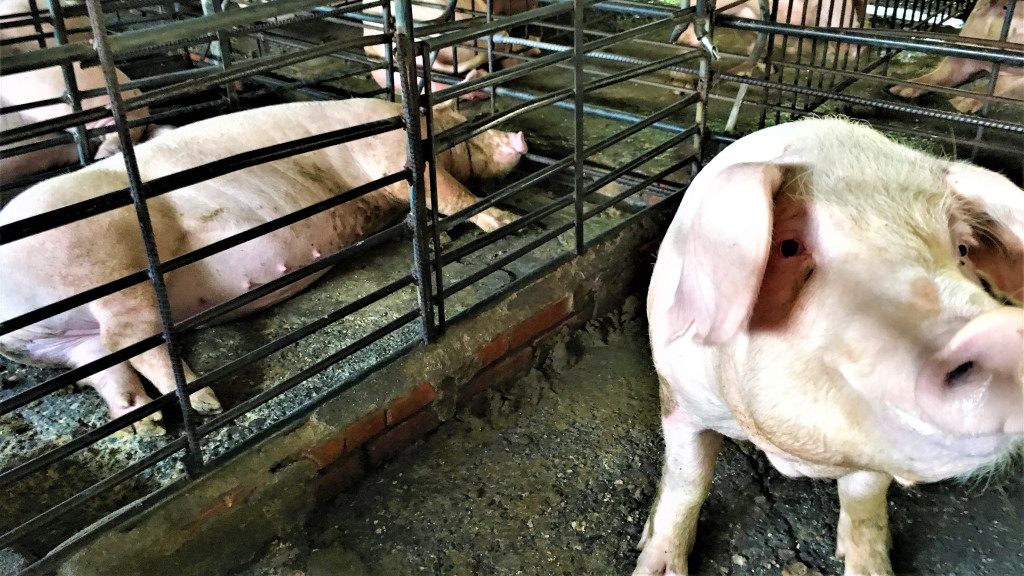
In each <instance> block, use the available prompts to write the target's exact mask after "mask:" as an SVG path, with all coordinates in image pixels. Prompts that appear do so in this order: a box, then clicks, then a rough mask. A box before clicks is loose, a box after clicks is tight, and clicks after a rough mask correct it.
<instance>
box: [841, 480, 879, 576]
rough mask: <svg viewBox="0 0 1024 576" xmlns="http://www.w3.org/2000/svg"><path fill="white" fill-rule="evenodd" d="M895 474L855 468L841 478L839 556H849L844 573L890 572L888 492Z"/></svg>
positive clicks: (857, 575) (851, 575) (874, 574)
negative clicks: (854, 470)
mask: <svg viewBox="0 0 1024 576" xmlns="http://www.w3.org/2000/svg"><path fill="white" fill-rule="evenodd" d="M891 482H892V476H890V475H888V474H884V473H881V472H866V471H862V472H854V473H852V474H847V475H846V476H842V477H840V478H839V482H838V483H839V526H838V529H837V530H836V532H837V536H836V556H837V557H839V558H843V559H845V560H846V571H845V572H844V574H845V576H891V575H892V566H891V565H890V564H889V545H890V540H889V516H888V514H887V512H886V500H885V493H886V491H887V490H888V489H889V484H890V483H891Z"/></svg>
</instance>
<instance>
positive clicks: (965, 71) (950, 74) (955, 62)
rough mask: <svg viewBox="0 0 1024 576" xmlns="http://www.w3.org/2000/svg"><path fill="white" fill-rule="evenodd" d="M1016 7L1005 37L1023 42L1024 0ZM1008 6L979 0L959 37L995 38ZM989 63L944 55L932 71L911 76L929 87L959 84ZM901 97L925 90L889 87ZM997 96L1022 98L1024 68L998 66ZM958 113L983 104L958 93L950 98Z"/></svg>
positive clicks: (1003, 1)
mask: <svg viewBox="0 0 1024 576" xmlns="http://www.w3.org/2000/svg"><path fill="white" fill-rule="evenodd" d="M1015 1H1016V6H1015V8H1014V11H1013V17H1012V18H1011V19H1010V30H1009V34H1007V36H1006V39H1007V40H1008V41H1010V42H1017V43H1020V42H1024V2H1022V1H1021V0H1015ZM1009 7H1010V2H1009V0H978V3H977V4H975V5H974V8H972V9H971V14H970V15H969V16H968V17H967V22H965V23H964V28H963V30H961V31H960V35H961V36H966V37H969V38H984V39H986V40H998V39H999V35H1000V33H1001V32H1002V29H1003V23H1004V21H1005V19H1006V11H1007V9H1008V8H1009ZM991 69H992V63H991V62H984V61H982V60H974V59H971V58H953V57H949V56H947V57H945V58H943V59H942V60H941V61H939V65H938V66H937V67H936V68H935V70H932V71H931V72H929V73H927V74H924V75H923V76H918V77H917V78H913V79H911V80H910V81H911V82H918V83H921V84H931V85H932V86H959V85H960V84H963V83H964V82H967V81H968V80H969V79H970V78H971V77H972V76H974V75H975V74H977V73H978V72H982V71H985V70H991ZM889 91H890V92H892V93H893V94H894V95H896V96H899V97H901V98H916V97H918V96H920V95H921V93H922V92H924V91H925V89H922V88H918V87H915V86H905V85H897V86H893V87H892V88H890V89H889ZM993 93H994V94H995V95H996V96H1003V97H1008V98H1017V99H1024V68H1021V67H1019V66H1001V67H1000V68H999V74H998V75H997V76H996V86H995V91H994V92H993ZM949 102H950V103H951V104H952V105H953V107H954V108H956V109H957V110H959V111H960V112H964V113H969V112H977V111H978V110H981V107H982V106H983V105H984V103H983V102H982V101H981V100H978V99H976V98H971V97H969V96H957V97H955V98H952V99H950V101H949Z"/></svg>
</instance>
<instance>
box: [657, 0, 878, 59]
mask: <svg viewBox="0 0 1024 576" xmlns="http://www.w3.org/2000/svg"><path fill="white" fill-rule="evenodd" d="M687 4H690V2H689V0H681V1H680V6H681V7H685V6H686V5H687ZM730 4H731V3H730ZM771 5H772V3H771V2H770V1H769V2H768V6H769V7H771ZM866 10H867V3H866V2H864V0H850V1H847V2H842V3H841V4H840V3H838V2H836V3H833V2H830V1H829V0H822V1H819V0H779V7H778V13H777V14H776V15H775V21H777V22H786V23H788V24H799V25H806V26H819V27H822V28H862V27H864V25H865V22H866V21H867V20H866ZM719 13H720V14H727V15H729V16H736V17H739V18H750V19H752V20H759V19H760V18H761V8H760V2H759V1H758V0H746V1H745V2H743V3H740V4H737V5H735V6H731V7H730V8H728V9H726V10H723V11H721V12H719ZM676 42H677V43H679V44H685V45H687V46H693V47H697V46H700V39H698V38H697V34H696V32H695V31H694V27H693V26H689V27H688V28H686V29H685V30H684V31H683V33H682V34H681V35H680V36H679V38H678V39H677V40H676ZM805 42H807V41H805ZM799 45H800V42H799V41H797V40H790V41H789V42H787V43H786V50H787V52H793V53H794V54H795V53H796V49H797V47H798V46H799ZM804 46H805V49H807V50H809V46H810V45H809V44H804ZM754 49H755V48H754V44H753V43H752V44H750V45H749V46H748V47H747V49H746V51H747V52H752V51H753V50H754ZM827 49H828V50H831V51H834V50H836V47H835V45H834V43H830V44H829V45H828V46H827ZM847 53H850V54H852V55H854V56H856V55H857V54H859V51H858V50H857V49H856V48H851V47H850V45H847V44H843V45H840V47H839V54H840V55H841V56H842V55H845V54H847ZM760 57H761V54H754V53H751V59H750V61H748V62H745V63H743V64H740V65H738V66H735V67H733V68H731V69H730V70H729V72H730V73H731V74H739V75H745V76H749V75H750V74H751V73H752V72H753V70H754V64H755V63H756V60H757V59H758V58H760Z"/></svg>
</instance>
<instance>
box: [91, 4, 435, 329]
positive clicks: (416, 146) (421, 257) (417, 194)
mask: <svg viewBox="0 0 1024 576" xmlns="http://www.w3.org/2000/svg"><path fill="white" fill-rule="evenodd" d="M94 1H95V0H94ZM413 32H414V30H413V19H412V2H411V1H410V0H395V48H396V52H397V54H396V56H397V64H398V77H399V78H400V79H401V84H402V118H403V120H404V121H405V141H406V147H407V150H406V152H407V158H408V159H407V161H406V168H407V169H408V170H409V171H410V172H411V174H410V176H409V179H410V182H409V205H410V208H411V209H410V211H409V219H408V223H409V227H410V228H412V231H413V235H412V251H413V270H412V275H413V277H414V278H415V279H416V288H417V296H418V298H419V303H420V337H421V338H422V339H423V340H424V341H425V342H433V341H434V340H436V339H437V329H436V326H435V325H434V306H433V303H432V298H431V286H430V261H429V257H430V255H429V253H428V251H427V231H426V222H425V221H424V220H425V219H424V218H423V216H424V215H425V214H426V210H427V206H426V189H425V188H426V186H425V182H424V179H423V167H424V159H423V140H422V136H421V134H420V132H421V129H420V107H419V102H420V98H419V90H418V88H419V87H418V85H417V82H416V50H415V47H414V46H413ZM434 209H435V210H436V209H437V206H436V205H434Z"/></svg>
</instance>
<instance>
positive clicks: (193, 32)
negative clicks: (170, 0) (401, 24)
mask: <svg viewBox="0 0 1024 576" xmlns="http://www.w3.org/2000/svg"><path fill="white" fill-rule="evenodd" d="M326 4H332V2H330V0H276V1H275V2H268V3H266V4H260V5H259V6H252V7H249V8H246V9H245V10H230V11H227V12H218V13H216V14H209V15H206V16H203V17H201V18H193V19H190V20H183V21H179V22H172V23H169V24H166V25H163V26H158V27H156V28H147V29H143V30H131V31H128V32H123V33H121V34H117V35H114V36H111V37H110V38H109V42H110V50H111V52H112V53H113V55H114V57H115V58H116V57H118V56H121V55H124V54H128V53H132V52H135V51H138V50H142V49H147V48H152V47H153V46H165V45H167V44H181V43H188V42H189V41H194V40H200V39H203V38H206V37H209V36H212V35H214V34H216V33H217V32H218V31H221V30H224V31H230V29H231V28H234V27H236V26H245V25H247V24H253V23H255V22H257V21H260V20H265V19H267V18H273V17H275V16H281V15H284V14H289V13H293V12H300V11H303V10H308V9H310V8H313V7H316V6H323V5H326ZM371 6H383V1H382V0H377V1H376V2H367V3H366V4H362V3H360V2H353V3H351V4H350V5H349V4H346V5H345V6H344V7H343V8H340V9H338V10H336V11H335V12H334V13H335V14H345V13H348V12H357V11H360V10H363V9H365V8H368V7H371ZM95 58H96V52H95V50H94V49H93V47H92V46H91V45H90V44H89V43H86V42H74V43H71V44H65V45H63V46H55V47H52V48H46V49H41V50H32V51H29V52H22V53H19V54H13V55H11V56H6V57H4V67H3V70H2V71H0V74H17V73H18V72H27V71H29V70H37V69H39V68H46V67H49V66H57V65H59V64H61V63H63V62H69V61H92V60H95Z"/></svg>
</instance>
